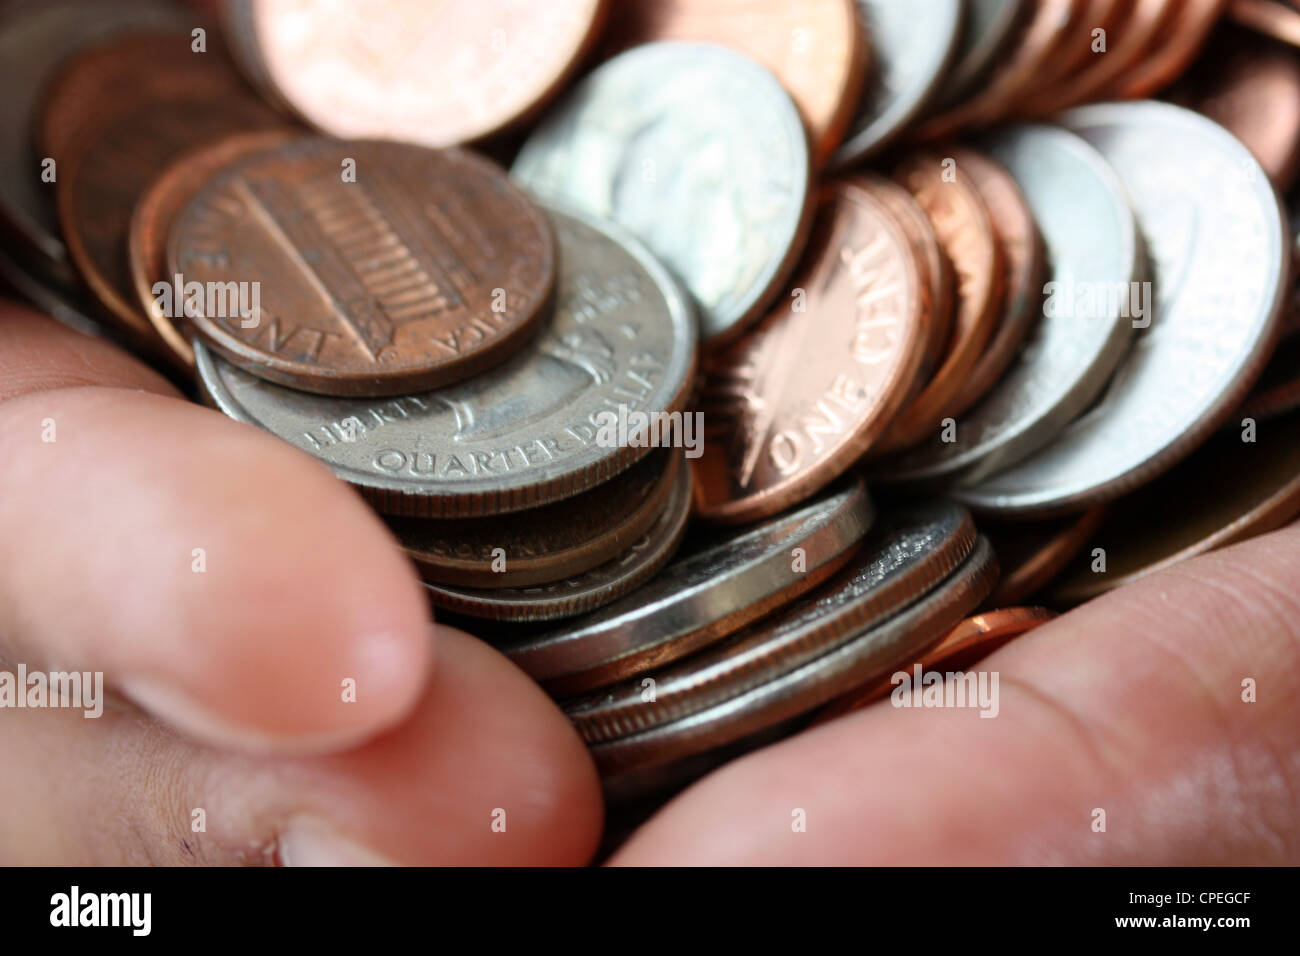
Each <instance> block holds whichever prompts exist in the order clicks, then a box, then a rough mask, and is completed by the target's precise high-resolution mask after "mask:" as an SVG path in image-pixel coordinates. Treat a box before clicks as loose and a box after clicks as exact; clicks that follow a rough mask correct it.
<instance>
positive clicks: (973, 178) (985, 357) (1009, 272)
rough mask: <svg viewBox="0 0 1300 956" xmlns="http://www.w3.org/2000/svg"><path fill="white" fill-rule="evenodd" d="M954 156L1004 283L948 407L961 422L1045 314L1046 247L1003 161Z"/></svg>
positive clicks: (957, 152) (958, 152)
mask: <svg viewBox="0 0 1300 956" xmlns="http://www.w3.org/2000/svg"><path fill="white" fill-rule="evenodd" d="M952 155H953V158H954V159H955V160H956V161H957V166H958V168H960V169H962V170H964V171H965V173H966V175H967V177H969V179H970V182H971V185H973V186H974V187H975V189H976V191H977V192H979V194H980V198H982V199H983V200H984V204H985V206H986V208H987V209H988V213H989V221H990V222H991V223H992V224H993V232H994V235H995V236H996V237H997V241H998V249H999V250H1001V253H1002V262H1003V265H1004V269H1003V275H1004V279H1005V281H1004V289H1003V295H1002V309H1001V313H1000V315H999V317H998V320H997V326H996V328H995V329H994V331H993V334H992V336H991V337H990V339H989V341H988V344H987V345H985V347H984V352H983V354H982V355H980V357H979V359H978V360H976V362H975V367H974V369H972V370H971V372H970V373H969V374H968V375H967V376H966V377H965V380H964V381H963V382H962V383H961V387H960V388H959V389H958V391H957V394H956V395H955V396H954V397H953V399H952V402H951V404H949V406H948V414H949V415H951V416H953V417H954V418H957V417H959V416H960V415H961V414H962V413H963V412H966V411H967V410H969V409H970V407H971V406H972V405H974V404H975V403H976V402H977V401H979V400H980V399H981V398H983V397H984V395H985V393H987V392H988V391H989V389H991V388H992V387H993V386H994V385H995V384H996V383H997V382H998V380H999V379H1001V378H1002V373H1003V372H1005V371H1006V370H1007V369H1008V368H1009V367H1010V365H1011V362H1012V361H1013V360H1014V359H1015V357H1016V354H1017V353H1018V351H1019V349H1020V345H1021V343H1022V342H1024V340H1025V336H1026V335H1028V333H1029V330H1030V329H1031V328H1032V327H1033V325H1034V323H1035V321H1036V320H1037V319H1038V317H1039V315H1040V314H1041V312H1040V306H1041V305H1042V301H1043V285H1044V282H1045V280H1046V275H1047V249H1046V247H1045V246H1044V244H1043V237H1042V236H1041V235H1040V234H1039V232H1038V225H1037V223H1035V222H1034V214H1033V212H1032V211H1031V210H1030V208H1029V204H1028V203H1027V202H1026V201H1025V197H1024V195H1023V194H1022V193H1021V192H1020V187H1019V186H1018V185H1016V181H1015V180H1014V179H1013V178H1012V177H1011V174H1010V173H1009V172H1007V171H1006V169H1005V168H1004V167H1003V166H1002V165H1001V164H1000V163H998V162H996V161H994V160H993V159H991V158H990V157H988V156H986V155H985V154H983V153H979V152H976V151H975V150H972V149H966V148H958V149H954V150H953V151H952Z"/></svg>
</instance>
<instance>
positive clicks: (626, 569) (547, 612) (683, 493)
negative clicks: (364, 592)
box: [425, 468, 691, 621]
mask: <svg viewBox="0 0 1300 956" xmlns="http://www.w3.org/2000/svg"><path fill="white" fill-rule="evenodd" d="M690 513H691V472H690V469H689V468H680V469H678V470H677V473H676V476H675V480H674V482H673V487H672V491H671V493H670V495H669V498H668V504H667V506H666V507H665V508H664V509H663V510H662V511H661V512H660V513H659V517H658V520H656V521H655V523H654V524H653V525H652V526H651V528H650V530H649V531H648V532H646V534H645V535H643V536H642V537H641V538H640V539H639V540H638V541H636V542H635V543H633V544H632V546H631V547H629V548H628V549H627V550H626V551H624V552H623V553H622V554H620V555H619V556H618V557H616V558H614V559H612V560H610V561H606V562H605V563H604V564H601V565H598V566H597V567H594V568H592V569H591V570H590V571H586V572H584V573H582V574H578V575H575V576H573V577H570V578H565V579H564V580H562V581H554V582H551V583H548V584H539V585H536V586H533V587H519V588H491V589H489V588H462V587H454V586H452V585H448V584H425V589H426V590H427V591H428V593H429V600H430V601H431V602H432V603H433V604H434V605H435V606H437V607H443V608H447V609H448V610H451V611H454V612H455V613H457V614H466V615H469V616H471V617H486V618H492V619H493V620H497V621H551V620H555V619H557V618H562V617H572V616H574V615H576V614H585V613H586V612H588V611H592V610H595V609H596V608H599V607H603V606H604V605H606V604H609V603H610V602H611V601H615V600H617V599H618V598H620V597H622V596H623V595H624V594H627V593H628V592H629V591H631V590H633V589H634V588H636V587H638V586H640V585H641V584H642V583H643V582H645V581H648V580H649V579H650V578H651V577H653V576H654V575H655V574H656V573H658V571H659V569H660V568H662V567H663V566H664V565H665V564H667V563H668V561H669V559H670V558H672V556H673V552H674V551H676V550H677V546H678V545H679V544H680V543H681V540H682V535H683V534H685V533H686V522H687V519H689V518H690Z"/></svg>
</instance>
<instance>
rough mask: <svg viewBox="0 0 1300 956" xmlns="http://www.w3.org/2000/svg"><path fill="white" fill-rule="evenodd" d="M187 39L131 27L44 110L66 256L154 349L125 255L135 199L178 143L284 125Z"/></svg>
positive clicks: (56, 88) (109, 309)
mask: <svg viewBox="0 0 1300 956" xmlns="http://www.w3.org/2000/svg"><path fill="white" fill-rule="evenodd" d="M192 42H193V41H192V39H191V37H190V35H189V34H188V33H179V32H177V33H170V32H169V33H150V34H133V35H129V36H123V37H119V38H116V39H114V40H112V41H110V42H108V43H106V44H104V45H102V46H98V47H95V48H93V49H91V50H88V51H87V52H85V53H83V54H81V55H79V56H78V57H76V58H75V59H74V60H73V61H71V62H70V63H69V64H68V65H67V66H66V67H65V68H64V70H63V72H62V73H61V74H60V76H59V78H58V79H57V80H56V81H55V82H54V85H53V86H52V88H51V92H50V94H49V97H48V99H47V104H46V108H45V112H44V114H43V115H44V133H43V134H42V137H43V140H44V142H45V144H46V147H45V148H46V150H47V155H49V156H51V157H54V159H55V162H56V168H57V170H58V174H57V175H58V180H57V183H58V195H57V204H58V215H59V224H60V227H61V228H62V230H63V236H64V240H65V242H66V243H67V246H68V253H69V255H70V256H71V258H72V261H73V264H74V265H75V266H76V268H77V271H78V272H79V273H80V274H81V276H82V277H83V278H84V279H85V281H86V284H87V285H88V286H89V287H90V289H91V291H92V292H93V293H94V295H95V298H96V299H97V300H98V301H99V302H100V304H101V305H102V306H103V308H104V310H105V312H106V314H107V315H108V316H109V317H111V318H112V319H113V320H114V322H115V323H116V324H117V325H119V326H120V327H122V328H123V329H125V330H126V331H127V332H128V333H130V334H131V336H132V337H133V339H134V340H135V341H137V343H138V344H141V345H144V346H146V347H148V348H151V349H152V350H155V351H162V347H161V345H160V343H159V340H158V339H157V336H156V333H155V332H154V329H153V325H152V324H151V323H150V321H149V319H148V317H147V316H146V314H145V312H144V310H143V309H142V307H141V306H140V303H139V302H138V301H137V299H136V296H135V293H134V291H133V289H132V284H131V274H130V269H129V266H128V263H127V234H128V231H129V228H130V221H131V214H132V211H133V210H134V208H135V204H136V202H137V201H138V200H139V198H140V196H141V195H143V193H144V192H145V190H146V188H147V187H148V185H149V184H150V183H151V182H152V181H153V180H154V178H155V177H157V176H158V174H159V173H161V172H162V171H163V170H164V169H166V167H167V166H168V164H169V163H171V161H172V160H173V159H175V158H176V157H177V156H179V155H180V154H181V153H183V152H185V151H186V150H188V149H191V148H193V147H194V146H196V145H199V144H201V143H204V142H209V141H211V140H214V139H219V138H221V137H223V136H226V135H229V134H230V133H232V132H236V131H238V130H247V129H257V128H263V129H265V128H269V127H276V126H283V125H284V120H283V119H282V118H281V117H280V116H279V115H278V114H277V113H275V112H274V111H273V110H272V109H271V108H270V107H268V106H267V105H266V104H265V103H263V102H262V101H261V100H259V99H257V97H255V96H254V95H253V94H252V92H251V91H250V90H248V89H247V87H245V86H244V84H243V81H242V80H241V79H240V78H239V75H238V74H237V73H236V72H235V70H234V68H233V67H232V66H231V64H230V62H229V60H228V58H227V57H226V56H225V54H224V52H223V51H222V50H221V49H220V48H218V47H216V46H215V45H214V46H210V47H209V48H208V49H207V51H206V52H195V51H194V50H193V49H192V47H191V44H192Z"/></svg>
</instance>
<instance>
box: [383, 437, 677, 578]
mask: <svg viewBox="0 0 1300 956" xmlns="http://www.w3.org/2000/svg"><path fill="white" fill-rule="evenodd" d="M684 467H685V466H684V465H683V464H682V456H681V453H680V452H677V451H669V450H667V449H665V450H663V451H656V452H653V453H651V454H649V455H647V456H646V457H645V458H643V459H641V460H640V461H639V462H637V463H636V464H635V465H633V466H632V467H631V468H629V469H627V470H626V471H624V472H622V473H621V474H618V475H616V476H614V477H613V478H611V479H610V480H609V481H607V482H605V483H604V484H602V485H597V486H596V487H595V488H593V489H591V490H590V491H584V492H583V493H582V494H580V495H574V496H573V497H572V498H565V499H564V500H563V501H557V502H554V503H552V504H549V505H543V506H542V507H540V508H532V509H529V510H527V511H517V512H515V513H513V514H511V515H510V516H509V517H497V516H493V517H487V518H448V519H444V520H437V519H432V518H389V519H388V527H389V529H390V530H392V532H393V534H395V535H396V536H397V540H398V541H399V542H401V545H402V547H403V548H404V549H405V550H406V553H407V554H408V555H409V556H410V557H411V559H412V560H413V561H415V564H416V567H417V568H418V569H419V571H420V576H421V577H422V578H424V579H425V580H426V581H428V582H430V583H434V584H450V585H456V586H459V587H469V588H518V587H529V586H531V585H534V584H546V583H549V582H552V581H559V580H562V579H564V578H569V577H574V576H576V575H579V574H582V573H584V572H586V571H590V570H591V569H592V568H594V567H597V566H598V565H601V564H604V563H605V562H606V561H610V560H613V559H614V558H615V557H617V556H618V555H619V554H620V553H621V552H623V551H625V550H627V549H628V548H629V547H631V546H632V545H633V544H635V543H636V542H637V540H638V539H640V538H642V537H644V536H645V534H646V532H648V531H649V530H650V527H651V525H653V524H654V523H655V522H656V521H658V520H659V516H660V515H661V514H662V513H663V511H664V508H665V507H666V506H667V504H668V497H669V494H670V492H671V491H672V489H673V487H674V485H675V484H676V482H677V472H678V471H679V470H681V469H682V468H684Z"/></svg>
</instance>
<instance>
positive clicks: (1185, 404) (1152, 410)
mask: <svg viewBox="0 0 1300 956" xmlns="http://www.w3.org/2000/svg"><path fill="white" fill-rule="evenodd" d="M1060 122H1061V123H1062V124H1063V125H1064V126H1066V127H1067V128H1068V129H1071V130H1073V131H1074V132H1076V133H1078V134H1079V135H1080V136H1083V137H1084V138H1085V139H1087V140H1088V141H1089V142H1090V143H1092V144H1093V145H1094V146H1096V147H1097V148H1098V149H1099V150H1100V151H1101V153H1102V154H1103V155H1104V156H1105V157H1106V158H1107V159H1108V160H1110V162H1111V165H1112V166H1114V167H1115V170H1116V171H1117V172H1118V173H1119V175H1120V178H1121V179H1122V180H1123V181H1124V184H1125V186H1126V187H1127V188H1128V194H1129V197H1130V199H1131V200H1132V202H1133V206H1134V211H1135V213H1136V214H1137V220H1138V228H1139V230H1140V231H1141V232H1142V234H1143V236H1144V237H1145V238H1146V241H1147V247H1148V250H1149V253H1150V257H1151V265H1152V270H1153V273H1154V286H1155V289H1154V294H1153V296H1152V305H1153V312H1154V318H1153V319H1152V321H1151V326H1150V328H1147V329H1143V330H1141V331H1140V332H1139V334H1138V336H1137V338H1136V340H1135V342H1134V345H1133V347H1132V348H1131V349H1130V350H1129V354H1128V356H1127V357H1126V358H1125V360H1124V362H1123V363H1122V364H1121V365H1120V367H1119V368H1118V370H1117V371H1116V372H1115V376H1114V378H1113V379H1112V380H1111V383H1110V385H1109V386H1108V387H1107V390H1106V392H1105V393H1104V395H1103V396H1102V398H1101V400H1100V401H1099V402H1098V403H1097V404H1096V405H1095V406H1093V407H1092V408H1091V409H1089V411H1088V413H1087V414H1086V415H1084V416H1083V417H1082V418H1080V419H1078V420H1077V421H1075V422H1074V423H1073V424H1072V425H1070V427H1069V428H1067V429H1066V430H1065V431H1064V432H1063V433H1062V434H1061V435H1060V437H1059V438H1057V439H1056V440H1055V441H1053V442H1052V444H1050V445H1048V446H1047V447H1045V448H1043V449H1042V450H1041V451H1039V452H1037V453H1035V454H1034V455H1033V456H1032V457H1030V458H1028V459H1026V460H1024V461H1022V462H1020V463H1019V464H1017V465H1015V466H1013V467H1012V468H1010V469H1008V470H1006V471H1003V472H1000V473H999V474H997V475H994V476H992V477H991V478H988V479H985V480H984V481H982V482H980V483H979V484H977V485H975V486H973V487H969V488H958V489H955V490H954V492H953V494H954V495H955V496H956V497H958V498H959V499H960V500H962V501H965V502H967V503H968V504H970V505H971V506H972V507H976V508H980V509H983V510H988V511H997V512H1004V513H1009V514H1050V513H1053V512H1060V511H1066V510H1071V509H1076V508H1080V507H1083V506H1085V505H1089V504H1096V503H1099V502H1102V501H1109V500H1111V499H1113V498H1116V497H1118V496H1120V495H1122V494H1124V493H1125V492H1127V491H1129V490H1131V489H1133V488H1135V487H1137V486H1138V485H1140V484H1143V483H1144V482H1146V481H1149V480H1150V479H1152V478H1154V477H1155V476H1156V475H1158V474H1160V473H1161V472H1163V471H1165V470H1167V469H1168V468H1169V467H1170V466H1171V465H1173V464H1174V463H1175V462H1177V461H1179V460H1180V459H1182V458H1184V457H1186V455H1187V454H1188V453H1189V452H1191V450H1192V449H1193V448H1195V447H1196V446H1197V445H1199V444H1200V443H1201V441H1202V440H1204V439H1205V438H1206V437H1207V436H1208V435H1209V434H1210V433H1211V432H1212V431H1213V430H1214V429H1215V428H1216V427H1217V426H1218V424H1219V422H1220V421H1221V420H1222V419H1223V417H1224V416H1225V415H1228V414H1230V413H1231V410H1232V408H1233V407H1234V406H1236V405H1237V404H1238V403H1239V402H1240V401H1241V400H1242V399H1243V398H1244V397H1245V395H1246V392H1247V391H1248V390H1249V388H1250V386H1251V384H1252V383H1253V382H1254V381H1255V379H1256V378H1257V377H1258V375H1259V372H1260V371H1261V370H1262V368H1263V366H1264V363H1265V362H1266V361H1267V359H1268V354H1269V350H1270V348H1271V346H1272V342H1273V337H1274V334H1275V332H1276V330H1277V327H1278V322H1279V317H1280V313H1281V310H1282V306H1283V304H1284V302H1285V301H1286V299H1287V295H1288V291H1289V290H1288V288H1287V287H1286V277H1287V257H1288V256H1289V255H1290V243H1291V239H1290V237H1289V236H1288V235H1287V232H1286V225H1285V223H1286V218H1285V215H1284V213H1283V212H1282V209H1281V206H1280V205H1279V203H1278V199H1277V195H1276V193H1274V191H1273V187H1272V186H1271V185H1270V183H1269V180H1268V177H1267V176H1266V175H1265V174H1264V171H1263V170H1262V169H1261V168H1260V166H1259V164H1258V163H1257V162H1256V161H1255V159H1254V158H1253V157H1252V156H1251V155H1250V153H1249V152H1248V151H1247V149H1246V147H1244V146H1243V145H1241V143H1240V142H1238V141H1237V139H1236V138H1235V137H1233V136H1232V134H1230V133H1228V132H1227V131H1226V130H1225V129H1223V127H1221V126H1219V125H1218V124H1216V123H1214V122H1212V121H1210V120H1208V119H1206V118H1205V117H1203V116H1201V115H1199V114H1197V113H1193V112H1190V111H1189V110H1185V109H1182V108H1181V107H1177V106H1172V105H1170V104H1168V103H1157V102H1142V103H1114V104H1105V105H1101V106H1088V107H1081V108H1079V109H1076V110H1070V111H1068V112H1066V113H1064V114H1062V115H1061V117H1060Z"/></svg>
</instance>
